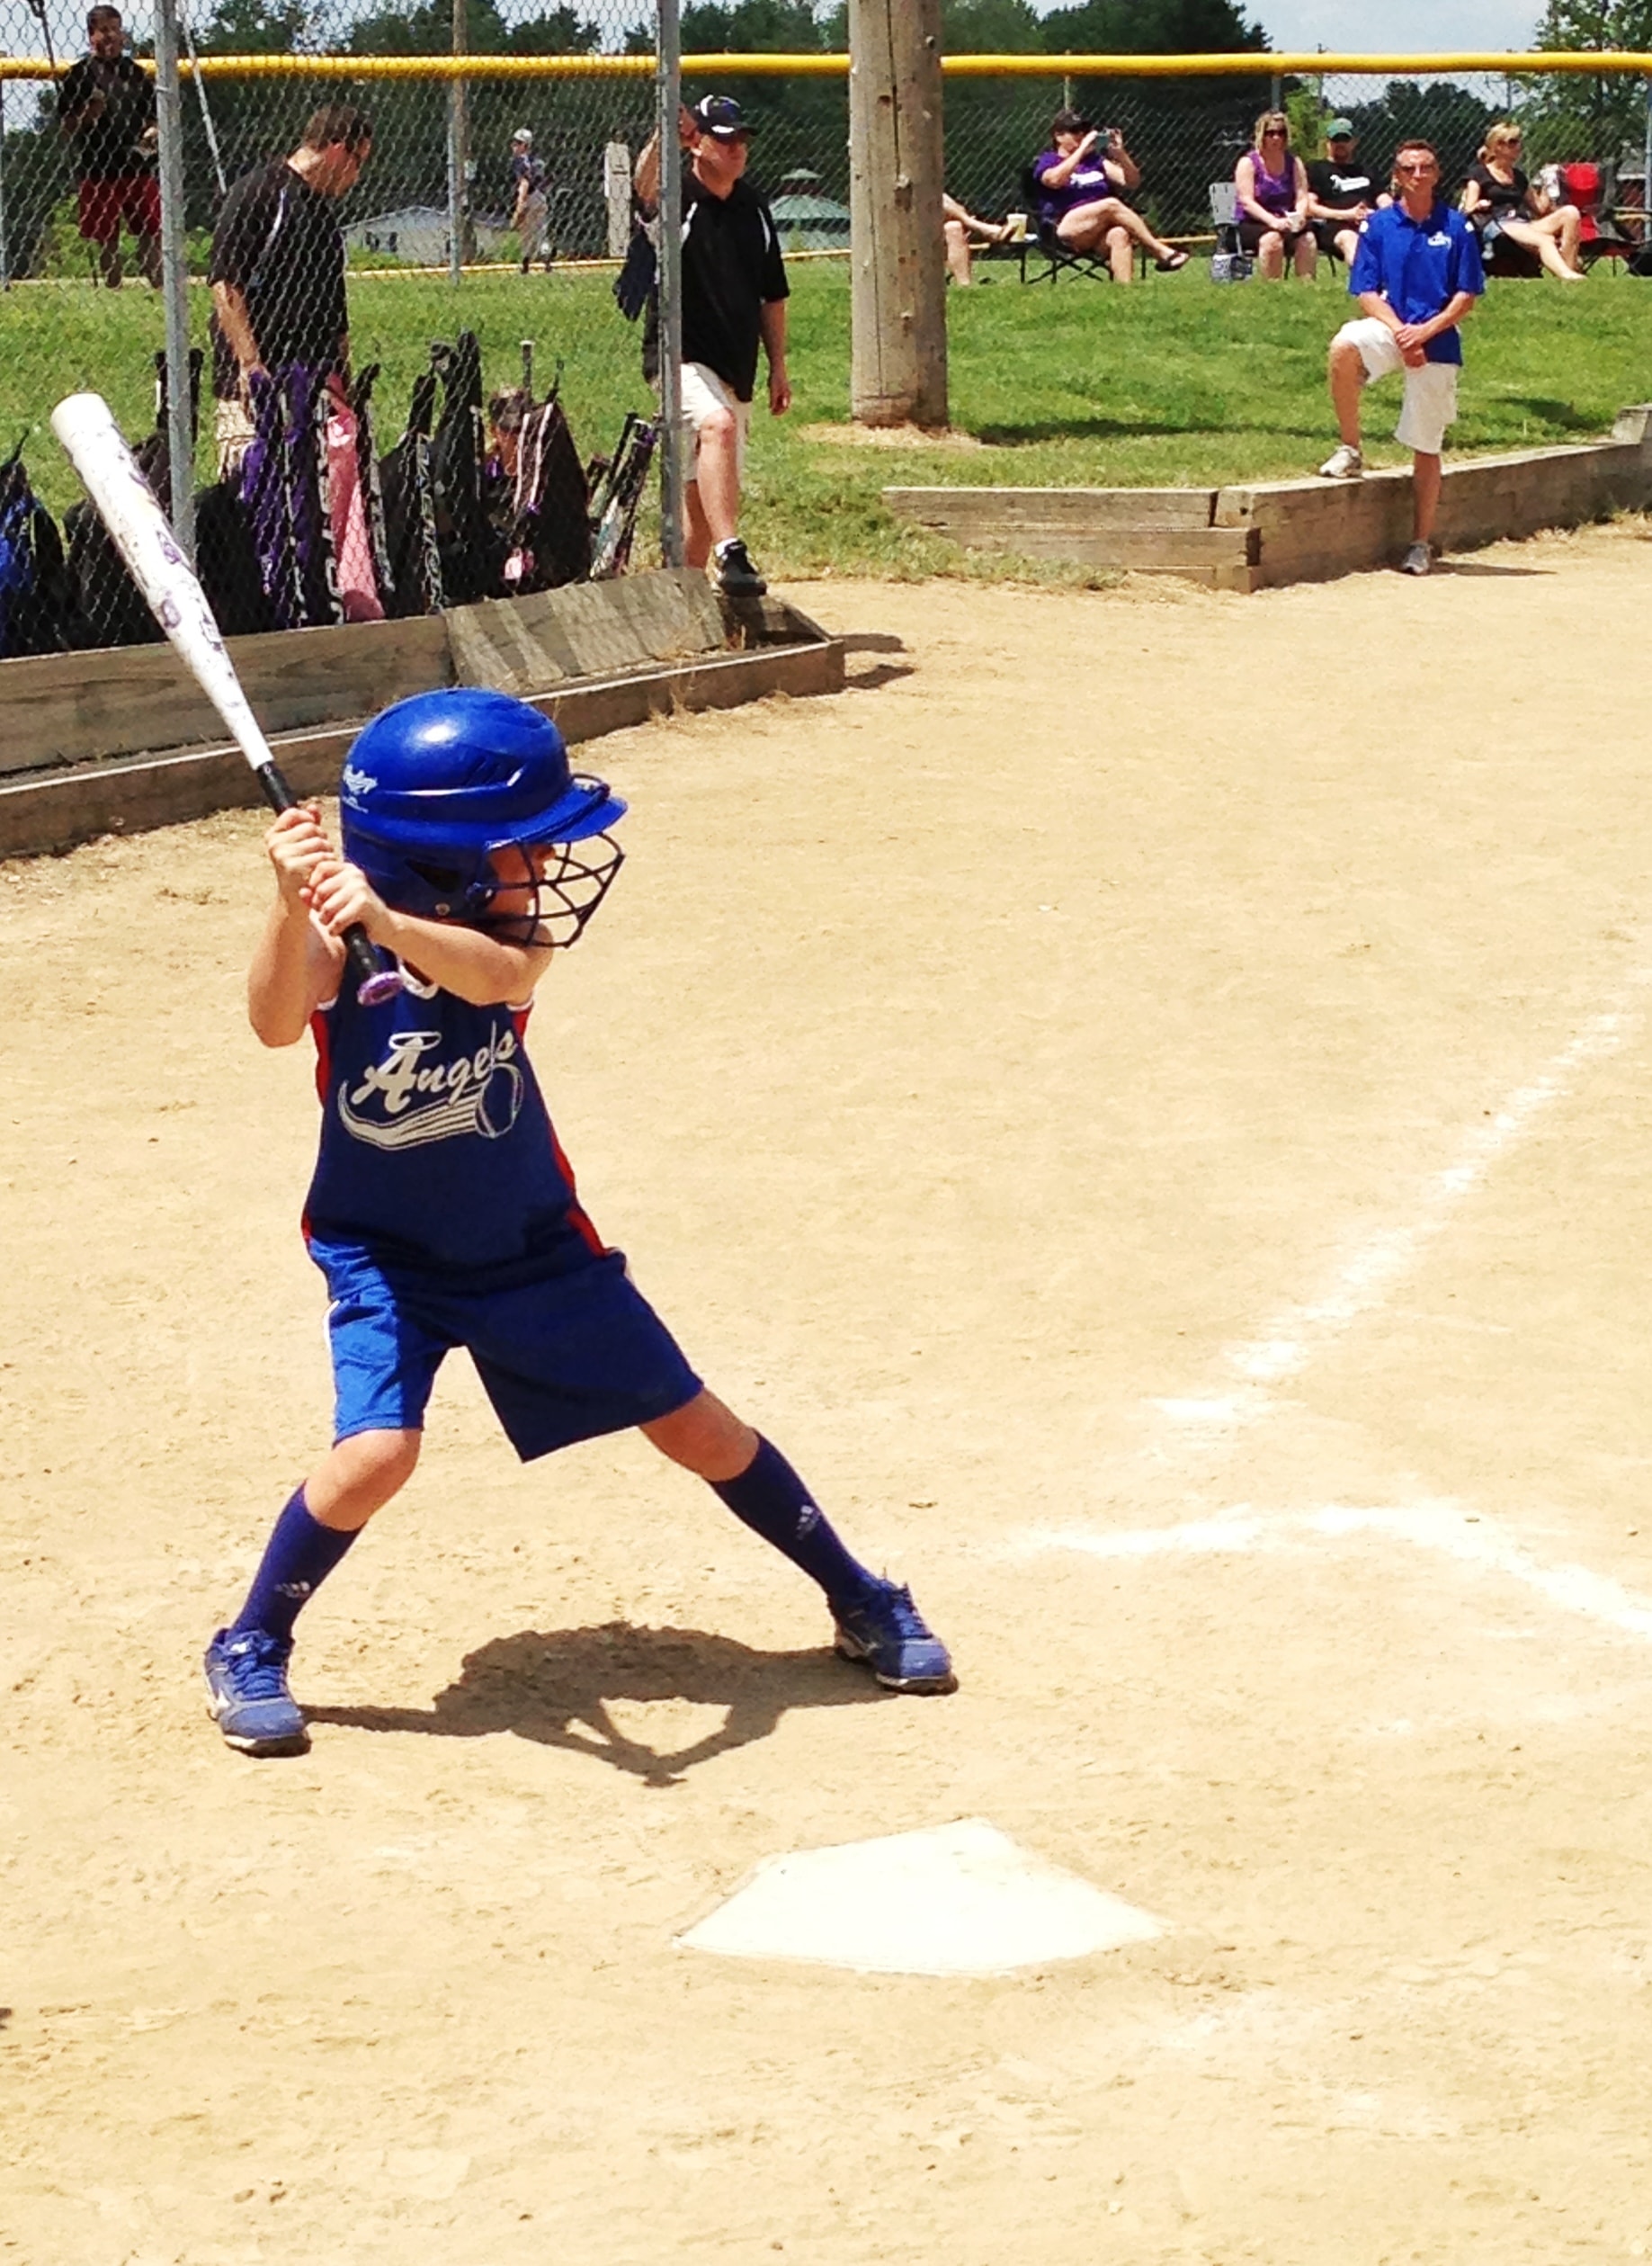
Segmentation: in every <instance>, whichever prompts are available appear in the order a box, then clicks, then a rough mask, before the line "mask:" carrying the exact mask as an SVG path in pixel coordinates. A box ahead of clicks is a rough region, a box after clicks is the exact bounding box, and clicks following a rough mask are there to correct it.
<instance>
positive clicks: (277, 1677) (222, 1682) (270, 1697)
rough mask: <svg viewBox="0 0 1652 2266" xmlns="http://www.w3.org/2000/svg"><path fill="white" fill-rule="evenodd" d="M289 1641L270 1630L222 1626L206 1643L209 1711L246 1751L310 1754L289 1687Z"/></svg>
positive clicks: (230, 1739)
mask: <svg viewBox="0 0 1652 2266" xmlns="http://www.w3.org/2000/svg"><path fill="white" fill-rule="evenodd" d="M291 1657H292V1646H291V1645H290V1644H282V1642H281V1638H280V1637H279V1636H272V1635H270V1633H269V1631H268V1630H267V1629H219V1633H218V1635H216V1636H215V1637H214V1638H213V1639H212V1642H211V1643H210V1644H209V1645H208V1647H207V1657H206V1661H205V1663H204V1665H205V1668H206V1671H207V1713H208V1714H209V1715H210V1716H211V1717H212V1718H213V1720H214V1722H215V1723H216V1724H218V1727H219V1730H220V1731H221V1732H222V1733H223V1734H224V1737H225V1738H226V1739H227V1740H228V1742H229V1744H230V1745H231V1746H232V1747H235V1748H237V1749H238V1750H239V1751H240V1752H241V1753H242V1754H253V1755H270V1754H308V1751H309V1733H308V1730H307V1729H306V1728H305V1724H304V1718H303V1716H302V1715H300V1714H299V1708H298V1703H297V1701H296V1700H295V1699H294V1698H293V1697H292V1694H291V1693H290V1691H289V1690H288V1688H287V1662H288V1661H290V1659H291Z"/></svg>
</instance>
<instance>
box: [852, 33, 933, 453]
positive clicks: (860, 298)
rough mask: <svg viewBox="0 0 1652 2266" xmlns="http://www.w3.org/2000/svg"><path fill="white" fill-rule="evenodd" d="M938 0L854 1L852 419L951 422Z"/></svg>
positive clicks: (864, 422)
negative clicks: (947, 371)
mask: <svg viewBox="0 0 1652 2266" xmlns="http://www.w3.org/2000/svg"><path fill="white" fill-rule="evenodd" d="M942 178H943V176H942V108H941V0H849V210H850V224H849V254H850V266H851V269H852V271H853V289H852V298H851V319H852V323H853V345H852V350H851V357H850V404H851V414H852V415H853V417H854V418H855V421H856V422H857V423H858V424H861V425H907V424H911V425H929V426H937V425H945V423H946V421H947V391H946V269H945V266H944V264H943V262H942V237H941V191H942Z"/></svg>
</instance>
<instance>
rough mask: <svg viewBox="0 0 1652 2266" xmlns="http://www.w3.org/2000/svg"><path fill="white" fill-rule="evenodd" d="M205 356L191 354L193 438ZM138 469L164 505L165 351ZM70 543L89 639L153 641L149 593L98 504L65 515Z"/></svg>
mask: <svg viewBox="0 0 1652 2266" xmlns="http://www.w3.org/2000/svg"><path fill="white" fill-rule="evenodd" d="M203 361H204V357H203V355H202V354H201V349H200V347H199V346H195V347H192V348H191V350H190V357H189V384H190V438H191V441H192V442H193V440H194V436H195V434H196V431H197V428H198V426H199V425H200V420H201V368H202V363H203ZM132 453H133V456H134V458H135V460H136V462H137V465H138V470H139V471H140V472H141V473H142V474H143V476H144V478H145V479H146V480H147V482H148V484H149V486H150V488H153V490H154V491H155V493H156V496H158V497H161V498H162V504H163V509H165V508H166V506H168V504H169V503H170V499H171V496H172V420H171V399H170V394H169V390H168V387H167V380H166V357H165V354H156V356H155V425H154V429H153V431H152V432H150V433H147V434H146V435H145V436H144V438H143V439H142V440H141V441H140V442H139V443H138V446H137V448H136V449H135V450H134V451H133V452H132ZM63 532H64V534H65V536H66V537H67V544H68V572H69V577H70V579H71V581H72V582H73V584H74V587H75V592H76V600H77V604H78V607H79V611H80V613H81V614H82V615H83V616H84V617H85V624H86V633H87V641H88V642H89V643H90V644H93V645H153V644H155V643H156V641H157V640H158V639H159V637H160V634H161V632H160V631H159V630H158V629H157V628H156V621H155V616H154V615H153V614H151V613H150V611H149V607H148V604H147V601H146V599H145V598H144V596H143V593H142V592H141V591H140V590H139V589H138V585H137V584H136V583H135V582H134V581H133V580H132V578H131V576H130V575H129V574H128V572H127V570H126V566H125V562H124V561H123V560H122V559H121V554H120V552H119V551H117V550H116V549H115V546H114V543H113V541H112V538H111V536H110V533H109V531H108V529H107V528H106V527H105V526H104V524H103V521H102V520H101V519H100V518H99V516H98V515H97V513H96V512H95V511H94V509H93V507H92V506H91V505H90V504H89V503H86V502H84V501H83V502H81V503H78V504H71V505H70V506H69V508H68V510H67V512H66V513H65V514H64V515H63Z"/></svg>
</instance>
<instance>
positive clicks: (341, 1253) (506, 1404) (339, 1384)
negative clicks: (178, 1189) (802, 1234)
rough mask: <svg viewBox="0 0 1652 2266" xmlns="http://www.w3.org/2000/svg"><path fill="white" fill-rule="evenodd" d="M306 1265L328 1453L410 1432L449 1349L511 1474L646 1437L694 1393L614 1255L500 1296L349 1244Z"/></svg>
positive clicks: (694, 1382) (315, 1251)
mask: <svg viewBox="0 0 1652 2266" xmlns="http://www.w3.org/2000/svg"><path fill="white" fill-rule="evenodd" d="M310 1257H311V1258H313V1259H314V1260H315V1261H316V1264H317V1266H318V1267H320V1268H321V1270H322V1272H323V1274H325V1275H326V1278H327V1288H328V1290H329V1292H330V1293H331V1294H332V1301H333V1303H332V1305H331V1307H330V1308H329V1310H328V1313H327V1335H328V1338H329V1340H330V1342H331V1345H332V1350H333V1381H334V1390H335V1416H334V1429H333V1437H334V1438H335V1439H336V1440H347V1439H349V1438H352V1437H353V1435H354V1434H355V1433H357V1432H378V1431H394V1432H402V1431H407V1432H416V1431H422V1430H423V1429H424V1408H425V1403H426V1402H428V1401H429V1399H430V1390H431V1387H432V1385H433V1384H434V1383H435V1379H436V1372H437V1370H438V1369H439V1368H440V1367H441V1366H442V1358H443V1357H444V1356H445V1355H446V1354H449V1353H451V1352H452V1351H453V1349H454V1348H456V1347H460V1346H462V1347H463V1348H465V1350H466V1351H467V1352H468V1353H469V1356H470V1358H471V1360H472V1361H473V1362H475V1364H476V1371H477V1375H478V1376H479V1377H480V1378H481V1380H482V1384H483V1387H484V1389H485V1390H486V1392H487V1397H488V1399H489V1400H490V1401H491V1402H493V1405H494V1412H495V1414H496V1416H497V1417H498V1419H499V1421H500V1423H501V1424H502V1425H503V1427H504V1428H505V1436H506V1438H508V1439H509V1441H510V1443H511V1446H513V1448H514V1449H515V1450H516V1453H517V1455H520V1456H521V1458H522V1462H523V1463H524V1464H526V1463H530V1462H531V1461H532V1459H533V1458H534V1457H535V1456H536V1455H549V1454H550V1452H551V1450H552V1449H553V1448H558V1447H567V1446H571V1445H572V1444H573V1442H574V1441H576V1440H589V1439H594V1438H597V1436H598V1435H599V1434H601V1433H603V1432H623V1431H628V1430H629V1429H630V1428H631V1427H632V1426H633V1425H638V1424H648V1423H652V1421H653V1420H654V1419H655V1418H656V1417H661V1416H669V1415H670V1414H671V1413H672V1411H674V1409H680V1408H683V1406H685V1404H686V1403H687V1402H690V1401H692V1399H693V1398H694V1395H695V1394H696V1393H698V1392H699V1391H700V1390H701V1384H700V1379H699V1378H698V1377H697V1376H696V1375H694V1373H693V1371H692V1369H691V1368H690V1367H689V1366H688V1363H687V1362H686V1361H685V1360H684V1359H683V1353H682V1350H681V1348H679V1346H678V1344H677V1342H676V1339H674V1337H673V1336H672V1334H671V1332H670V1331H669V1330H667V1329H666V1327H665V1323H664V1322H663V1321H661V1320H660V1318H659V1316H658V1315H657V1314H656V1312H655V1311H654V1309H653V1308H652V1306H650V1305H649V1304H648V1302H647V1299H646V1298H644V1297H643V1296H642V1295H641V1294H640V1293H639V1292H638V1291H637V1290H635V1289H634V1288H633V1287H632V1285H631V1282H630V1277H629V1276H627V1274H626V1272H625V1260H624V1257H623V1255H622V1254H621V1252H619V1251H607V1252H604V1253H603V1254H602V1255H601V1256H599V1257H593V1258H591V1259H590V1261H589V1262H588V1264H585V1265H581V1266H578V1267H575V1268H573V1269H572V1270H571V1271H568V1272H565V1273H561V1274H557V1275H553V1276H549V1278H548V1279H541V1280H539V1281H535V1282H531V1283H528V1284H525V1285H521V1286H520V1287H517V1288H513V1289H510V1290H496V1289H487V1290H477V1289H473V1288H469V1287H467V1286H466V1285H463V1284H460V1285H457V1286H455V1285H452V1284H451V1283H449V1282H446V1281H437V1280H434V1279H433V1278H432V1277H431V1276H429V1275H427V1274H424V1273H423V1272H416V1271H415V1270H412V1269H408V1268H405V1267H386V1266H383V1265H381V1264H380V1261H379V1260H377V1259H376V1258H372V1257H371V1255H370V1254H369V1253H368V1252H367V1251H365V1250H363V1249H362V1247H361V1246H360V1245H359V1244H348V1245H341V1244H335V1243H322V1242H320V1241H317V1240H312V1242H311V1244H310Z"/></svg>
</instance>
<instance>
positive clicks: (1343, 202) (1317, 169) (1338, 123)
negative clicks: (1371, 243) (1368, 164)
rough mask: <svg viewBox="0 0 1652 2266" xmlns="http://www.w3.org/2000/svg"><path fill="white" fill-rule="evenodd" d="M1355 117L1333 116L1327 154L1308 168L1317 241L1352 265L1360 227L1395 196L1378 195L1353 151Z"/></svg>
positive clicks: (1310, 210)
mask: <svg viewBox="0 0 1652 2266" xmlns="http://www.w3.org/2000/svg"><path fill="white" fill-rule="evenodd" d="M1358 146H1359V145H1358V143H1357V142H1356V141H1355V139H1354V132H1353V120H1352V119H1347V118H1334V119H1333V120H1332V121H1331V122H1330V124H1329V125H1328V126H1327V127H1326V130H1325V156H1324V157H1316V158H1315V159H1314V161H1313V162H1312V164H1311V165H1310V166H1308V219H1310V220H1311V221H1312V222H1313V225H1314V241H1315V242H1316V243H1317V245H1318V246H1319V249H1320V250H1321V251H1322V252H1323V253H1324V254H1325V255H1326V259H1330V258H1332V257H1333V256H1335V257H1336V258H1340V259H1342V260H1343V261H1344V262H1345V263H1347V264H1349V265H1350V266H1352V264H1353V254H1354V247H1355V246H1356V245H1357V244H1358V243H1359V240H1360V229H1361V228H1362V226H1363V225H1364V223H1365V222H1366V221H1367V220H1368V219H1370V218H1371V214H1372V213H1373V212H1374V211H1375V210H1377V207H1378V206H1379V205H1380V204H1389V203H1391V202H1393V200H1392V199H1391V198H1389V197H1388V196H1378V194H1377V193H1376V188H1377V184H1376V183H1375V182H1374V181H1373V180H1372V179H1371V175H1370V174H1369V173H1368V172H1367V170H1366V168H1365V167H1364V166H1362V165H1361V163H1360V161H1359V159H1358V157H1356V156H1355V155H1354V152H1355V150H1356V149H1357V148H1358Z"/></svg>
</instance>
